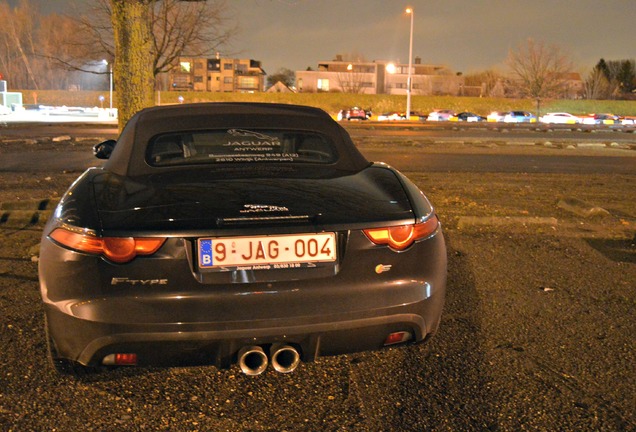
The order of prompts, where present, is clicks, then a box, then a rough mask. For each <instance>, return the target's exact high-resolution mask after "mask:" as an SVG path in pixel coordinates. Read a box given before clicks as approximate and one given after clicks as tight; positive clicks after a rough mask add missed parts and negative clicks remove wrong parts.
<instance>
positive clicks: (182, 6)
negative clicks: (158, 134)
mask: <svg viewBox="0 0 636 432" xmlns="http://www.w3.org/2000/svg"><path fill="white" fill-rule="evenodd" d="M141 3H142V4H143V5H145V7H146V8H147V19H148V25H149V27H150V39H151V59H150V61H151V64H152V73H153V75H154V76H155V77H156V76H157V75H158V74H160V73H164V72H169V71H170V70H172V69H173V68H174V67H175V66H176V63H177V59H178V58H179V57H180V56H183V55H188V56H190V57H202V56H206V55H210V54H213V53H214V52H215V51H217V50H219V48H220V47H223V46H225V45H226V44H227V43H228V42H229V41H230V40H231V38H232V37H233V36H234V35H235V33H236V31H237V27H236V24H235V23H234V22H233V20H232V19H231V18H230V17H229V16H228V13H227V11H228V7H227V5H226V2H225V1H224V0H206V1H184V0H143V1H141ZM112 13H113V6H112V1H111V0H93V3H92V6H91V7H90V8H89V9H88V12H87V13H85V14H84V15H82V16H81V17H80V18H79V22H80V26H81V29H82V30H81V32H79V33H78V34H77V36H76V38H75V40H74V41H71V43H72V44H74V45H82V46H84V48H85V51H87V52H92V53H93V55H94V56H97V57H99V58H107V59H114V58H115V42H114V39H113V22H112V20H111V16H112ZM69 63H70V62H69Z"/></svg>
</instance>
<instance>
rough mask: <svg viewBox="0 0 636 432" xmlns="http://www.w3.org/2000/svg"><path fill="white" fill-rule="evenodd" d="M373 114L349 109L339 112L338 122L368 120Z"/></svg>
mask: <svg viewBox="0 0 636 432" xmlns="http://www.w3.org/2000/svg"><path fill="white" fill-rule="evenodd" d="M372 114H373V113H372V112H371V110H364V109H362V108H359V107H351V108H346V109H343V110H340V112H339V113H338V120H368V119H369V118H370V117H371V115H372Z"/></svg>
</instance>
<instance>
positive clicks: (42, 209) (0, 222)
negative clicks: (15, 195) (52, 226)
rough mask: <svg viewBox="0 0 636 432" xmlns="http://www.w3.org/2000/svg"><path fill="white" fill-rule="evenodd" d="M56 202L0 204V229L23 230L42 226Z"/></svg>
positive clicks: (54, 200)
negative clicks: (26, 227)
mask: <svg viewBox="0 0 636 432" xmlns="http://www.w3.org/2000/svg"><path fill="white" fill-rule="evenodd" d="M58 202H59V199H44V200H27V201H13V202H3V203H0V227H3V228H23V227H25V226H33V225H41V224H44V223H46V221H47V220H48V219H49V218H50V217H51V213H53V209H54V208H55V206H56V205H57V203H58Z"/></svg>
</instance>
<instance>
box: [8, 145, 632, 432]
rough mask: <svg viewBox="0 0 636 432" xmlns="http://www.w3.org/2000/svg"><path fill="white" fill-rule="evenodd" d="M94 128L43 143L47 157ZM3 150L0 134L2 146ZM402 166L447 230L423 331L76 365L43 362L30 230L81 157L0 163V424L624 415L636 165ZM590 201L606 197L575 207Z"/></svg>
mask: <svg viewBox="0 0 636 432" xmlns="http://www.w3.org/2000/svg"><path fill="white" fill-rule="evenodd" d="M90 145H91V144H90V143H89V142H86V143H83V144H77V143H71V142H68V143H61V144H56V146H58V147H56V148H59V147H62V146H65V147H62V148H63V149H64V152H62V154H61V155H58V156H57V157H62V155H63V154H65V153H66V154H68V153H70V152H84V151H88V150H90ZM49 149H50V147H49ZM364 150H365V149H364V148H363V151H364ZM16 151H25V150H24V149H23V148H16V147H15V146H14V145H2V146H0V157H3V156H5V155H7V154H9V153H13V152H16ZM28 151H30V152H38V147H37V146H31V147H29V149H28ZM395 151H396V152H399V151H408V146H407V147H406V149H405V148H401V149H397V150H395ZM432 151H433V150H432ZM447 151H451V150H447ZM461 151H466V149H465V148H464V149H462V150H461ZM635 171H636V169H635ZM407 174H408V175H409V176H410V177H411V178H412V179H413V180H414V181H415V182H416V183H417V184H418V185H419V186H420V187H421V188H422V189H423V190H425V191H426V192H427V194H428V195H429V197H430V198H431V200H432V201H433V203H434V204H435V205H436V207H437V210H438V212H439V214H440V217H441V218H442V222H443V223H444V226H445V229H446V238H447V241H448V246H449V250H448V255H449V290H448V298H447V304H446V307H445V312H444V315H443V319H442V325H441V327H440V330H439V332H438V334H437V335H436V336H435V337H434V338H433V339H432V340H431V341H430V342H429V343H427V344H424V345H414V346H406V347H400V348H391V349H386V350H383V351H379V352H373V353H360V354H353V355H346V356H337V357H329V358H320V359H319V360H318V361H317V362H315V363H310V364H302V365H301V366H300V367H299V368H298V369H297V370H296V371H295V372H294V373H293V374H289V375H282V374H277V373H275V372H273V371H267V372H266V373H264V374H263V375H261V376H259V377H248V376H245V375H243V374H241V373H240V371H239V370H238V369H237V368H236V367H234V368H232V369H229V370H217V369H215V368H213V367H188V368H186V367H184V368H179V367H177V368H171V369H159V368H140V369H126V368H121V369H116V370H111V371H108V372H106V373H100V374H95V375H86V376H80V377H73V376H58V375H56V374H55V373H54V372H53V371H52V370H51V368H50V367H49V365H48V364H47V360H46V355H45V353H46V347H45V337H44V333H43V326H42V306H41V304H40V298H39V291H38V280H37V244H38V242H39V237H40V235H41V229H42V226H43V220H44V219H45V218H46V217H47V215H48V214H47V212H50V210H51V208H52V206H53V203H54V201H55V199H58V198H59V197H60V195H61V194H62V193H63V192H64V190H65V189H66V187H67V186H68V185H69V184H70V182H71V181H72V180H73V179H74V178H75V177H77V175H78V172H65V171H60V170H57V169H55V170H46V169H44V170H41V171H37V172H31V173H30V172H21V173H19V174H17V175H16V174H15V173H9V172H4V171H3V172H0V179H1V183H0V184H1V185H2V186H0V203H2V207H0V210H2V218H1V219H0V236H1V238H2V241H1V242H0V317H1V318H0V344H1V346H2V347H3V355H2V356H1V357H0V426H1V428H0V429H2V430H6V431H24V430H59V431H70V430H95V431H102V430H171V431H195V430H200V431H204V430H219V431H221V430H227V431H269V430H277V431H282V430H289V431H299V430H302V431H315V430H331V431H384V430H400V431H421V430H436V431H457V430H493V431H494V430H497V431H519V430H527V431H534V430H611V431H614V430H616V431H619V430H636V414H635V413H636V399H635V398H634V394H636V374H635V372H634V368H633V359H634V355H635V354H636V352H635V348H634V347H635V344H634V336H633V335H634V334H636V322H635V321H634V319H633V311H634V306H636V304H635V300H634V289H635V288H636V286H635V283H634V281H636V245H635V244H634V243H635V240H636V239H635V238H634V233H635V232H636V225H635V222H636V187H634V186H635V185H636V172H633V173H623V174H612V173H598V174H593V175H589V174H586V173H579V174H558V173H554V174H546V173H536V174H533V173H528V172H525V173H501V172H499V173H496V172H491V173H489V172H485V173H484V172H478V173H471V172H461V173H455V172H442V171H418V170H416V169H412V170H411V171H409V172H408V173H407ZM568 203H570V204H572V205H573V206H574V207H571V208H568V206H567V205H568ZM595 207H598V208H600V209H603V210H605V213H603V212H601V213H599V214H593V215H585V214H583V213H579V212H577V211H576V209H579V210H580V209H586V208H595ZM18 216H19V217H18Z"/></svg>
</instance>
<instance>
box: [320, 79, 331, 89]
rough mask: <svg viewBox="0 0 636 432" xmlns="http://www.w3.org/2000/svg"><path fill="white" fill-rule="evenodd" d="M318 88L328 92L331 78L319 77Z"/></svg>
mask: <svg viewBox="0 0 636 432" xmlns="http://www.w3.org/2000/svg"><path fill="white" fill-rule="evenodd" d="M318 90H319V91H325V92H328V91H329V80H328V79H326V78H318Z"/></svg>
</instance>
